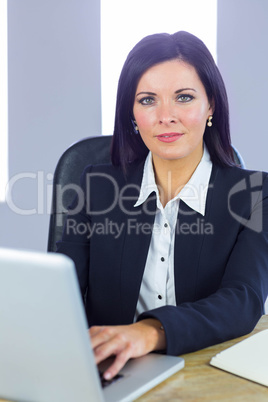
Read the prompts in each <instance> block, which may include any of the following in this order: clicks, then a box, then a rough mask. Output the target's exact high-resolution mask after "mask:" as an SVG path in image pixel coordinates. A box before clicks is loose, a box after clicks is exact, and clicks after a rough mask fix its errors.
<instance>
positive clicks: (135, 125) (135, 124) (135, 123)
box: [133, 120, 139, 131]
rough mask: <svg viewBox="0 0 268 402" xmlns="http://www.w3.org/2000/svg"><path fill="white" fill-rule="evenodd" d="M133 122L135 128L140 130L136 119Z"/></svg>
mask: <svg viewBox="0 0 268 402" xmlns="http://www.w3.org/2000/svg"><path fill="white" fill-rule="evenodd" d="M133 123H134V128H135V130H136V131H139V127H138V126H137V122H136V120H133Z"/></svg>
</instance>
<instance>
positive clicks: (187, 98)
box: [177, 94, 194, 102]
mask: <svg viewBox="0 0 268 402" xmlns="http://www.w3.org/2000/svg"><path fill="white" fill-rule="evenodd" d="M193 98H194V97H193V96H192V95H186V94H185V95H183V94H181V95H178V97H177V100H178V101H179V102H190V101H191V100H192V99H193Z"/></svg>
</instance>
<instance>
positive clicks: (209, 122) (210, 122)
mask: <svg viewBox="0 0 268 402" xmlns="http://www.w3.org/2000/svg"><path fill="white" fill-rule="evenodd" d="M212 118H213V116H209V118H208V121H207V126H208V127H211V126H212V121H211V120H212Z"/></svg>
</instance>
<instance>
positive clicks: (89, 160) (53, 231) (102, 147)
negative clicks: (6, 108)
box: [48, 135, 245, 251]
mask: <svg viewBox="0 0 268 402" xmlns="http://www.w3.org/2000/svg"><path fill="white" fill-rule="evenodd" d="M111 140H112V136H111V135H105V136H98V137H88V138H85V139H83V140H80V141H78V142H76V143H74V144H73V145H71V146H70V147H69V148H68V149H67V150H66V151H65V152H64V153H63V155H62V156H61V157H60V159H59V162H58V164H57V167H56V170H55V173H54V180H53V195H52V211H51V216H50V224H49V235H48V251H56V242H57V241H59V240H60V239H61V236H62V230H63V227H64V223H65V220H66V216H67V208H68V206H69V205H70V204H71V202H72V200H73V199H74V197H75V195H76V191H75V186H79V183H80V176H81V174H82V172H83V170H84V168H85V167H86V165H89V164H92V165H94V164H99V163H109V162H110V147H111ZM234 157H235V161H236V163H237V164H238V165H240V166H241V167H243V168H244V167H245V166H244V162H243V160H242V158H241V156H240V154H239V153H238V151H237V150H236V149H234ZM68 186H69V187H70V188H68Z"/></svg>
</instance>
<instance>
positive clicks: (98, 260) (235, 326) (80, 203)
mask: <svg viewBox="0 0 268 402" xmlns="http://www.w3.org/2000/svg"><path fill="white" fill-rule="evenodd" d="M143 165H144V162H143V163H140V164H133V166H131V168H130V169H129V172H128V176H127V178H125V177H124V175H123V173H122V171H121V169H120V168H117V167H113V166H111V165H100V166H89V167H87V168H86V169H85V171H84V173H83V175H82V178H81V192H80V193H79V194H78V196H77V197H76V200H75V201H74V203H73V204H72V206H71V207H70V214H69V216H68V219H67V222H66V225H65V231H64V234H63V238H62V241H61V242H59V244H58V251H59V252H61V253H64V254H66V255H68V256H69V257H71V258H72V259H73V260H74V262H75V264H76V269H77V275H78V279H79V283H80V287H81V292H82V295H83V297H84V300H85V308H86V313H87V318H88V323H89V325H90V326H91V325H116V324H129V323H131V322H133V319H134V314H135V309H136V304H137V300H138V297H139V291H140V286H141V281H142V276H143V271H144V267H145V263H146V258H147V253H148V249H149V245H150V239H151V232H152V231H151V228H152V225H153V223H154V216H155V209H156V201H155V195H154V194H152V195H151V196H150V197H149V198H148V200H147V201H146V202H145V203H144V204H143V205H141V206H139V207H136V208H134V204H135V202H136V200H137V198H138V195H139V189H140V184H141V180H142V173H143ZM174 259H175V261H174V275H175V292H176V302H177V306H176V307H175V306H165V307H161V308H158V309H154V310H151V311H148V312H146V313H143V314H142V315H141V316H140V317H139V318H138V319H143V318H147V317H154V318H156V319H158V320H160V321H161V323H162V325H163V327H164V329H165V333H166V340H167V353H168V354H174V355H178V354H182V353H186V352H190V351H194V350H197V349H201V348H204V347H207V346H209V345H212V344H215V343H219V342H223V341H225V340H227V339H231V338H234V337H237V336H241V335H243V334H246V333H248V332H250V331H251V330H252V329H253V328H254V326H255V324H256V323H257V321H258V320H259V318H260V316H261V315H262V314H263V306H264V302H265V300H266V297H267V294H268V174H267V173H260V172H252V171H247V170H242V169H240V168H236V167H231V168H221V167H219V166H215V165H214V166H213V169H212V174H211V179H210V186H209V190H208V195H207V202H206V211H205V216H204V217H203V216H202V215H200V214H199V213H197V212H195V211H193V210H191V209H190V208H189V207H188V206H187V205H186V204H185V203H184V202H183V201H180V207H179V213H178V221H177V230H176V236H175V251H174Z"/></svg>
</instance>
